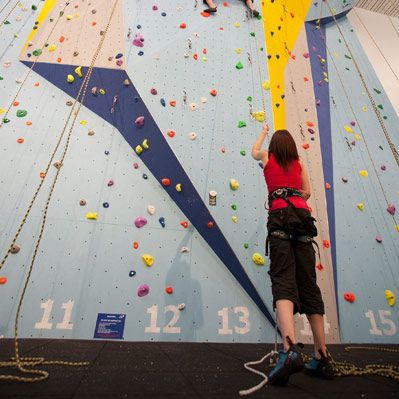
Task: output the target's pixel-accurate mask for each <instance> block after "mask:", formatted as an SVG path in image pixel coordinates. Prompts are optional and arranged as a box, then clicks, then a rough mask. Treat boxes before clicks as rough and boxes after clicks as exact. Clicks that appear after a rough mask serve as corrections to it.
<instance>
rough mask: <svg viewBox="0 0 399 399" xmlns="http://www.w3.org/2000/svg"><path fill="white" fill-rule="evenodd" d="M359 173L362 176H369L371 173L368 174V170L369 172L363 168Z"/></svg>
mask: <svg viewBox="0 0 399 399" xmlns="http://www.w3.org/2000/svg"><path fill="white" fill-rule="evenodd" d="M359 175H360V176H363V177H367V176H368V175H369V174H368V172H367V170H364V169H363V170H361V171H360V172H359Z"/></svg>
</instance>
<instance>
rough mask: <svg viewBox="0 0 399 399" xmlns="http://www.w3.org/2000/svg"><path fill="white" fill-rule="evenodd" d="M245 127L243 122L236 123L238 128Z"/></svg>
mask: <svg viewBox="0 0 399 399" xmlns="http://www.w3.org/2000/svg"><path fill="white" fill-rule="evenodd" d="M245 126H247V124H246V122H244V121H238V127H239V128H242V127H245Z"/></svg>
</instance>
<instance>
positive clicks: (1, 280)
mask: <svg viewBox="0 0 399 399" xmlns="http://www.w3.org/2000/svg"><path fill="white" fill-rule="evenodd" d="M6 282H7V277H0V285H2V284H5V283H6Z"/></svg>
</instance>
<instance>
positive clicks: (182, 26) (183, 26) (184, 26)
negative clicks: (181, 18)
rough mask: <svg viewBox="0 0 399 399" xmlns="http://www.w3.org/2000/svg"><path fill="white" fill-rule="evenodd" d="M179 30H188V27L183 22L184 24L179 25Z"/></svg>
mask: <svg viewBox="0 0 399 399" xmlns="http://www.w3.org/2000/svg"><path fill="white" fill-rule="evenodd" d="M179 28H180V29H186V28H187V25H186V24H185V23H184V22H182V23H181V24H180V25H179Z"/></svg>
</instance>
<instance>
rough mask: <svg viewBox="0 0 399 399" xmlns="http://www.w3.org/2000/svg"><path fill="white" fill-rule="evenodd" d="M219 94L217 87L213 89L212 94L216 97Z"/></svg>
mask: <svg viewBox="0 0 399 399" xmlns="http://www.w3.org/2000/svg"><path fill="white" fill-rule="evenodd" d="M217 95H218V92H217V90H216V89H212V90H211V96H213V97H216V96H217Z"/></svg>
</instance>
